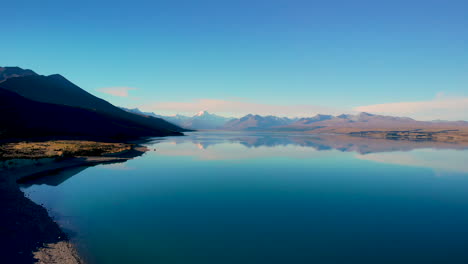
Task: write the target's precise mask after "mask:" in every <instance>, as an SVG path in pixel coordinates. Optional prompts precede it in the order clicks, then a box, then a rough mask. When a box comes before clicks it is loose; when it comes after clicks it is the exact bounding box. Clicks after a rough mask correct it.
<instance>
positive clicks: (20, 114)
mask: <svg viewBox="0 0 468 264" xmlns="http://www.w3.org/2000/svg"><path fill="white" fill-rule="evenodd" d="M0 92H1V105H0V111H1V115H0V138H11V137H38V136H41V137H42V136H43V137H47V136H53V137H63V136H67V137H98V138H107V139H112V138H113V139H117V138H118V139H121V138H137V137H143V136H168V135H182V133H181V132H183V131H187V130H186V129H183V128H181V127H179V126H177V125H174V124H172V123H170V122H168V121H166V120H164V119H161V118H157V117H151V116H143V115H137V114H133V113H129V112H127V111H124V110H122V109H120V108H118V107H116V106H114V105H112V104H110V103H109V102H107V101H105V100H103V99H100V98H98V97H96V96H94V95H92V94H90V93H88V92H86V91H85V90H83V89H81V88H80V87H78V86H76V85H75V84H73V83H71V82H70V81H68V80H67V79H66V78H65V77H63V76H61V75H59V74H54V75H50V76H43V75H38V74H36V73H35V72H33V71H31V70H23V69H21V68H19V67H1V68H0Z"/></svg>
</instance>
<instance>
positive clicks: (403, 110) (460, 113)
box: [354, 93, 468, 120]
mask: <svg viewBox="0 0 468 264" xmlns="http://www.w3.org/2000/svg"><path fill="white" fill-rule="evenodd" d="M354 110H355V111H358V112H369V113H373V114H382V115H394V116H408V117H412V118H415V119H419V120H436V119H443V120H468V97H450V96H446V95H445V94H443V93H438V94H437V96H436V97H435V98H434V99H433V100H429V101H417V102H396V103H385V104H375V105H367V106H359V107H356V108H354Z"/></svg>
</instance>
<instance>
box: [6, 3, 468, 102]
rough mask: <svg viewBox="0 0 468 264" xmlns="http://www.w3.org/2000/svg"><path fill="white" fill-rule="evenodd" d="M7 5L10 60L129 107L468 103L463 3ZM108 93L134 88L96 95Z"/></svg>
mask: <svg viewBox="0 0 468 264" xmlns="http://www.w3.org/2000/svg"><path fill="white" fill-rule="evenodd" d="M1 10H2V12H1V13H2V15H1V18H2V19H1V21H2V27H1V28H2V33H1V41H0V64H1V65H3V66H20V67H23V68H31V69H33V70H35V71H36V72H38V73H41V74H53V73H60V74H62V75H64V76H65V77H67V78H68V79H70V80H71V81H73V82H75V83H76V84H78V85H79V86H81V87H82V88H84V89H86V90H88V91H90V92H92V93H94V94H96V95H99V96H101V97H103V98H105V99H107V100H109V101H111V102H113V103H115V104H120V105H125V106H138V105H147V104H151V103H153V102H190V101H191V100H196V99H204V98H208V99H220V100H231V99H232V98H245V99H239V100H249V101H250V102H254V103H259V104H272V105H292V104H310V105H323V106H328V107H340V108H353V107H357V106H363V105H372V104H381V103H392V102H408V101H410V102H412V101H428V100H432V99H433V98H434V97H435V96H436V94H438V93H441V92H443V93H445V94H448V95H451V96H457V97H466V96H468V1H466V0H463V1H451V0H445V1H442V0H440V1H431V0H424V1H423V0H421V1H411V0H406V1H402V0H392V1H375V0H366V1H360V0H353V1H349V0H347V1H345V0H343V1H337V0H328V1H312V0H309V1H295V0H269V1H266V0H265V1H260V0H249V1H246V0H237V1H220V0H210V1H205V0H197V1H195V0H194V1H183V0H181V1H174V0H172V1H157V0H156V1H125V2H123V1H99V2H97V1H64V0H56V1H47V0H46V1H21V0H19V1H6V2H2V4H1ZM106 87H132V88H137V90H132V91H130V95H131V97H132V98H130V97H115V96H111V95H107V94H104V93H100V92H98V91H97V90H98V89H100V88H106ZM200 110H201V109H200Z"/></svg>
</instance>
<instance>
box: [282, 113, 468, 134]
mask: <svg viewBox="0 0 468 264" xmlns="http://www.w3.org/2000/svg"><path fill="white" fill-rule="evenodd" d="M460 127H461V128H468V122H466V121H450V122H449V121H417V120H414V119H411V118H408V117H394V116H382V115H373V114H369V113H360V114H358V115H339V116H336V117H331V118H328V119H325V120H319V121H317V122H310V123H301V122H295V123H292V124H290V125H288V126H283V127H281V128H278V129H282V130H288V129H291V130H302V131H314V132H335V133H350V132H359V131H374V130H376V131H389V130H392V131H402V130H414V129H457V128H460Z"/></svg>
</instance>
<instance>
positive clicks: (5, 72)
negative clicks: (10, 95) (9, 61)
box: [0, 67, 37, 83]
mask: <svg viewBox="0 0 468 264" xmlns="http://www.w3.org/2000/svg"><path fill="white" fill-rule="evenodd" d="M30 75H37V74H36V73H35V72H33V71H32V70H24V69H21V68H20V67H0V83H1V82H3V81H5V80H6V79H9V78H14V77H22V76H30Z"/></svg>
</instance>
